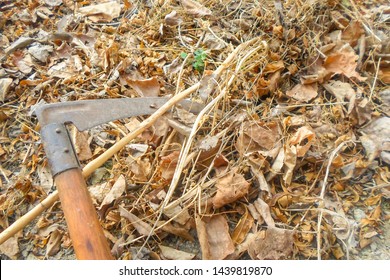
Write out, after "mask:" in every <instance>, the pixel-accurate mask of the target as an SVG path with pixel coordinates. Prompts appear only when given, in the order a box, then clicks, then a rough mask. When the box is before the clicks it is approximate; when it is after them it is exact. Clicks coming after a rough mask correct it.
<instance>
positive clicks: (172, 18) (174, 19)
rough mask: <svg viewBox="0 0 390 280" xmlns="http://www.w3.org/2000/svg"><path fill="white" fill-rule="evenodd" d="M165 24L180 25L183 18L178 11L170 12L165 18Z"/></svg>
mask: <svg viewBox="0 0 390 280" xmlns="http://www.w3.org/2000/svg"><path fill="white" fill-rule="evenodd" d="M164 20H165V24H166V25H168V26H175V25H179V24H180V23H182V22H183V19H182V18H181V17H180V16H178V15H177V12H176V11H172V12H170V13H169V14H167V15H166V16H165V18H164Z"/></svg>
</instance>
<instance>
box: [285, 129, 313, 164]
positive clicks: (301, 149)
mask: <svg viewBox="0 0 390 280" xmlns="http://www.w3.org/2000/svg"><path fill="white" fill-rule="evenodd" d="M315 139H316V135H315V133H314V132H313V130H312V129H311V128H310V127H309V126H302V127H300V128H298V130H297V132H296V133H295V134H294V135H293V137H291V139H290V140H289V143H290V145H296V149H297V150H296V154H297V156H298V157H303V156H305V154H306V153H307V151H308V150H309V149H310V147H311V145H313V142H314V141H315ZM302 143H304V144H303V145H302Z"/></svg>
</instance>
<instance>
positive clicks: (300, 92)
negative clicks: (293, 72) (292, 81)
mask: <svg viewBox="0 0 390 280" xmlns="http://www.w3.org/2000/svg"><path fill="white" fill-rule="evenodd" d="M286 94H287V96H290V97H292V98H294V99H296V100H298V101H302V102H308V101H310V100H312V99H313V98H316V97H317V95H318V86H317V83H311V84H304V85H303V84H297V85H296V86H294V87H293V88H292V89H291V90H288V91H287V92H286Z"/></svg>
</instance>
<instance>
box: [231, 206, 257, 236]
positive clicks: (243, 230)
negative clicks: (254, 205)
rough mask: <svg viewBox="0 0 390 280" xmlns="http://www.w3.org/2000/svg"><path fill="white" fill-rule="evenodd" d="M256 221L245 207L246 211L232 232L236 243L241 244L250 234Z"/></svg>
mask: <svg viewBox="0 0 390 280" xmlns="http://www.w3.org/2000/svg"><path fill="white" fill-rule="evenodd" d="M253 223H254V219H253V217H252V215H251V214H250V213H249V211H248V208H246V207H245V213H244V215H242V217H241V219H240V220H239V221H238V223H237V225H236V227H235V228H234V231H233V233H232V240H233V242H234V244H241V243H242V242H243V241H244V240H245V239H246V237H247V236H248V233H249V231H250V230H251V228H252V226H253Z"/></svg>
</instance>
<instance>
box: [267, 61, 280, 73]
mask: <svg viewBox="0 0 390 280" xmlns="http://www.w3.org/2000/svg"><path fill="white" fill-rule="evenodd" d="M282 69H284V63H283V60H279V61H274V62H271V63H268V64H267V65H266V66H265V67H264V70H263V73H264V74H268V73H275V72H276V71H278V70H282Z"/></svg>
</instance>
